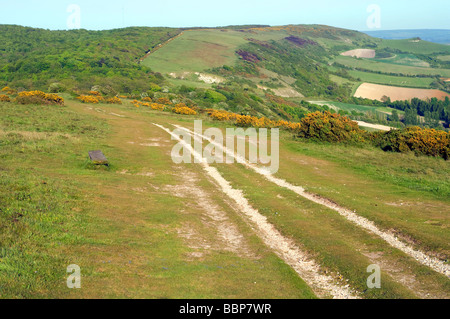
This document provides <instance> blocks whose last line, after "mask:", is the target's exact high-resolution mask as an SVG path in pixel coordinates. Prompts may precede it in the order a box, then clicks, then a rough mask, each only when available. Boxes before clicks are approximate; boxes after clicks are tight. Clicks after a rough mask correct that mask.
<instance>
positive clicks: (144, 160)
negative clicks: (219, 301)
mask: <svg viewBox="0 0 450 319" xmlns="http://www.w3.org/2000/svg"><path fill="white" fill-rule="evenodd" d="M66 103H67V104H68V105H69V107H59V106H58V107H56V106H33V105H28V106H20V105H15V104H12V103H0V111H1V112H2V114H3V115H4V116H2V118H1V120H0V158H1V161H0V177H1V178H0V229H1V232H0V270H1V271H0V294H1V297H2V298H195V299H197V298H315V295H314V293H313V292H312V291H311V289H310V288H309V287H308V286H307V285H306V284H305V282H304V281H303V280H302V279H301V278H299V277H298V275H297V274H296V273H295V272H294V271H293V270H292V269H291V268H290V267H288V266H287V265H286V264H285V263H284V262H283V261H281V260H280V259H279V258H278V257H277V256H276V255H275V254H274V253H273V252H272V251H270V250H269V249H267V248H266V247H265V246H264V245H263V244H262V243H261V240H260V239H259V238H258V237H257V236H256V235H255V234H254V233H252V231H251V229H250V228H249V226H248V225H247V224H246V223H245V222H244V221H242V220H241V218H240V217H238V216H237V215H236V214H235V212H234V210H232V209H230V207H229V206H228V204H227V203H226V202H225V201H224V200H223V199H222V197H221V196H217V192H216V186H215V185H213V184H211V183H210V182H209V181H208V180H207V179H205V178H203V177H202V178H201V179H200V180H198V183H199V186H198V187H201V188H202V189H204V191H205V192H207V193H208V194H214V195H215V196H214V197H213V200H214V204H215V205H217V206H216V207H220V208H221V209H223V210H226V211H227V216H228V218H229V220H231V221H232V222H233V224H234V225H235V226H236V227H237V229H239V231H240V233H242V234H244V236H245V241H246V244H247V246H248V249H249V252H250V254H251V256H247V255H242V256H240V255H237V254H236V253H234V252H229V251H227V250H226V249H223V248H222V249H212V250H206V253H205V254H204V256H203V257H201V258H193V257H189V256H190V255H191V254H193V253H194V252H198V249H197V248H194V247H192V245H194V246H195V245H197V244H198V243H197V242H194V243H193V242H191V243H187V242H186V239H185V238H183V237H181V236H180V235H179V230H180V229H183V228H186V227H187V230H186V231H190V230H191V229H192V230H195V232H196V233H198V234H201V239H202V240H206V241H207V242H209V243H211V244H212V245H217V244H218V243H217V240H216V238H217V231H216V230H215V229H214V228H212V227H211V224H209V225H208V227H205V224H204V219H205V212H204V211H203V210H202V209H201V208H199V207H198V203H197V198H196V197H195V196H191V197H190V198H180V197H179V196H178V195H175V194H173V193H171V192H169V191H167V190H166V188H167V187H168V186H172V187H174V189H176V188H177V187H180V188H181V187H185V186H183V185H184V183H185V182H184V174H177V173H175V174H174V172H175V170H176V169H177V168H178V169H181V170H182V171H184V172H185V173H186V172H188V171H189V172H191V174H192V173H193V172H195V173H196V174H197V175H198V176H201V170H202V169H201V167H199V166H191V165H186V166H185V167H184V168H180V167H174V164H173V163H172V161H171V160H170V149H171V147H172V146H171V145H172V143H171V142H170V138H169V137H167V134H166V133H165V132H164V131H162V130H160V129H159V128H157V127H155V126H153V125H152V124H151V123H153V122H159V123H162V124H164V125H166V124H167V121H168V120H170V121H174V122H176V121H177V119H178V118H180V116H177V115H172V114H166V113H161V112H151V111H150V112H149V113H145V110H141V109H136V108H135V107H131V106H130V105H129V104H127V103H126V104H127V105H124V106H111V105H102V104H99V105H96V106H95V108H94V109H91V110H90V109H88V108H86V106H88V105H83V104H80V103H78V102H72V101H69V100H66ZM96 110H102V111H100V112H97V111H96ZM109 112H115V113H121V114H124V115H126V117H125V118H118V117H115V116H112V115H110V114H109ZM142 116H144V117H145V118H146V119H145V120H142V119H141V118H142ZM147 116H148V117H147ZM130 127H133V130H130V129H129V128H130ZM155 137H158V138H161V139H165V140H168V143H166V144H163V146H162V147H161V148H154V147H145V146H139V145H132V144H129V143H128V142H130V141H139V140H140V138H155ZM92 149H102V151H103V152H104V153H105V154H106V156H107V157H108V159H109V160H110V162H111V168H110V169H108V170H106V169H105V170H100V169H96V170H93V169H90V168H89V167H88V166H89V165H86V164H87V161H86V159H87V151H88V150H92ZM123 171H125V172H126V173H121V172H123ZM141 172H142V173H145V172H154V175H152V176H150V177H147V176H140V175H138V174H139V173H141ZM191 185H192V184H191ZM141 189H142V191H141ZM144 189H145V191H144ZM209 196H211V195H209ZM216 209H218V208H216ZM253 254H255V257H253ZM73 263H75V264H77V265H80V267H81V269H82V289H77V290H69V289H67V287H66V284H65V280H66V278H67V276H68V274H67V273H66V267H67V266H68V265H69V264H73ZM274 287H276V289H273V288H274Z"/></svg>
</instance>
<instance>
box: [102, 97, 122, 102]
mask: <svg viewBox="0 0 450 319" xmlns="http://www.w3.org/2000/svg"><path fill="white" fill-rule="evenodd" d="M106 103H108V104H122V100H121V99H119V98H118V97H117V96H115V97H111V98H109V99H106Z"/></svg>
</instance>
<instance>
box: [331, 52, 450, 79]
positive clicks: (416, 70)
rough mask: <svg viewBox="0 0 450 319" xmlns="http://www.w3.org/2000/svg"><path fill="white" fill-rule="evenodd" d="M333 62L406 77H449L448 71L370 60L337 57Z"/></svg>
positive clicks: (449, 71) (449, 72)
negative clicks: (423, 75)
mask: <svg viewBox="0 0 450 319" xmlns="http://www.w3.org/2000/svg"><path fill="white" fill-rule="evenodd" d="M335 61H336V62H338V63H340V64H343V65H346V66H349V67H354V68H362V69H367V70H372V71H380V72H385V73H402V74H408V75H418V74H426V75H442V76H446V77H450V70H449V69H432V68H422V67H412V66H406V65H396V64H390V63H383V62H377V61H372V60H370V59H356V58H352V57H346V56H338V57H337V58H336V60H335Z"/></svg>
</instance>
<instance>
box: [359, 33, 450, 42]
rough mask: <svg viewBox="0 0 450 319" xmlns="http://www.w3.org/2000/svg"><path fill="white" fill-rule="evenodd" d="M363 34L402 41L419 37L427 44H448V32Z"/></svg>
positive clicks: (449, 35) (449, 38)
mask: <svg viewBox="0 0 450 319" xmlns="http://www.w3.org/2000/svg"><path fill="white" fill-rule="evenodd" d="M363 32H364V33H366V34H368V35H370V36H372V37H376V38H381V39H389V40H402V39H411V38H416V37H419V38H421V39H422V40H425V41H429V42H434V43H440V44H450V30H387V31H363Z"/></svg>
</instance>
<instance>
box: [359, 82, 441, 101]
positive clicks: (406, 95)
mask: <svg viewBox="0 0 450 319" xmlns="http://www.w3.org/2000/svg"><path fill="white" fill-rule="evenodd" d="M354 96H355V97H362V98H367V99H373V100H378V101H382V98H383V96H388V97H389V98H390V99H391V101H398V100H401V101H403V100H410V99H412V98H419V99H423V100H426V99H430V98H432V97H437V98H438V99H444V98H445V97H446V96H448V97H450V94H448V93H446V92H443V91H439V90H426V89H411V88H401V87H394V86H386V85H378V84H371V83H363V84H361V85H360V87H359V88H358V90H357V91H356V93H355V95H354Z"/></svg>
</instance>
